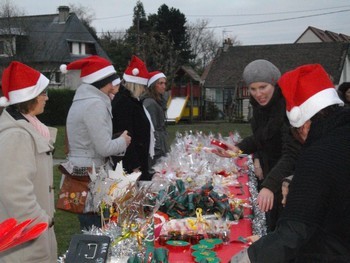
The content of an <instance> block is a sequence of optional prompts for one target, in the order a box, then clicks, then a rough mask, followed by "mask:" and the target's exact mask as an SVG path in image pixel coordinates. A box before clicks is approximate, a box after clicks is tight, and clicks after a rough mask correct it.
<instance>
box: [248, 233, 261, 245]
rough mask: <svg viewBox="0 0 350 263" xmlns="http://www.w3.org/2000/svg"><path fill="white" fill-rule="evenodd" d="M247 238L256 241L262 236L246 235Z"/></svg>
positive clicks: (252, 241)
mask: <svg viewBox="0 0 350 263" xmlns="http://www.w3.org/2000/svg"><path fill="white" fill-rule="evenodd" d="M246 239H247V240H248V241H249V242H251V243H254V242H255V241H258V240H259V239H260V236H259V235H253V236H249V237H246Z"/></svg>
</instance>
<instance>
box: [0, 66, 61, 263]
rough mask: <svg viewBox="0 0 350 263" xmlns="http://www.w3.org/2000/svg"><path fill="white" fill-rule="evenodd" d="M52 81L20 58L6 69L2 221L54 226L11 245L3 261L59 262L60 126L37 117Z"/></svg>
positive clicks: (0, 136)
mask: <svg viewBox="0 0 350 263" xmlns="http://www.w3.org/2000/svg"><path fill="white" fill-rule="evenodd" d="M48 84H49V80H48V79H47V78H46V77H45V76H44V75H42V74H41V73H40V72H38V71H36V70H34V69H32V68H30V67H28V66H26V65H24V64H22V63H20V62H17V61H13V62H11V64H10V65H9V66H8V67H7V68H6V69H5V70H4V72H3V75H2V93H3V97H1V98H0V106H2V107H6V108H5V109H4V110H3V112H2V114H1V116H0V167H1V173H0V180H1V184H0V200H1V201H0V222H2V221H4V220H5V219H7V218H15V219H16V220H17V221H19V222H22V221H25V220H27V219H33V220H35V221H34V222H47V223H48V225H49V226H50V227H49V228H48V229H47V230H46V231H45V232H44V233H43V234H42V235H41V236H39V237H38V238H37V239H35V240H34V241H32V242H29V243H25V244H22V245H19V246H17V247H14V248H12V249H9V250H8V251H6V252H3V253H2V254H1V255H0V261H1V262H11V263H16V262H18V263H20V262H43V263H44V262H56V261H57V244H56V237H55V232H54V229H53V223H54V221H53V216H54V191H53V189H54V187H53V171H52V151H53V149H54V147H53V142H54V141H55V135H54V134H55V130H54V129H53V128H52V129H49V128H48V127H47V126H45V125H44V124H43V123H41V122H40V121H39V120H38V119H37V117H36V116H37V115H39V114H41V113H43V112H44V108H45V104H46V102H47V101H48V96H47V86H48Z"/></svg>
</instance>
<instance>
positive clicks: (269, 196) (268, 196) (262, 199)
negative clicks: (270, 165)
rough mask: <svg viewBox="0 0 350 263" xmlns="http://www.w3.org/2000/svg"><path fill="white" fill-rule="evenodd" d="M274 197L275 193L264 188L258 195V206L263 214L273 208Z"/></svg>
mask: <svg viewBox="0 0 350 263" xmlns="http://www.w3.org/2000/svg"><path fill="white" fill-rule="evenodd" d="M273 200H274V195H273V192H272V191H271V190H269V189H267V188H265V187H264V188H263V189H261V190H260V192H259V194H258V199H257V202H258V205H259V208H260V210H261V211H262V212H267V211H269V210H271V209H272V207H273Z"/></svg>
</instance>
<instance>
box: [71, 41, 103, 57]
mask: <svg viewBox="0 0 350 263" xmlns="http://www.w3.org/2000/svg"><path fill="white" fill-rule="evenodd" d="M68 45H69V51H70V53H72V54H74V55H87V54H90V55H96V48H95V44H94V43H84V42H74V41H69V42H68Z"/></svg>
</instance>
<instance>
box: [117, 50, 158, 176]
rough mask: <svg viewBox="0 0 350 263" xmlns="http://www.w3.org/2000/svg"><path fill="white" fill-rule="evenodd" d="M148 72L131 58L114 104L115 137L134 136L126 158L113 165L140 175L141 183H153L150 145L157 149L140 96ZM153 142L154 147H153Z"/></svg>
mask: <svg viewBox="0 0 350 263" xmlns="http://www.w3.org/2000/svg"><path fill="white" fill-rule="evenodd" d="M147 81H148V71H147V68H146V65H145V64H144V62H143V61H142V60H141V59H140V58H138V57H137V56H132V58H131V61H130V63H129V66H128V67H127V68H126V70H125V72H124V75H123V82H122V83H121V86H120V89H119V92H118V93H117V94H116V95H115V97H114V99H113V100H112V114H113V133H114V134H118V133H120V132H122V131H124V130H128V132H129V133H130V134H131V136H132V142H131V143H130V145H129V147H128V149H127V150H126V152H125V154H124V156H122V157H119V158H117V157H114V158H113V159H114V162H115V163H114V165H116V164H117V162H118V161H120V160H122V163H123V168H124V170H125V171H127V172H128V173H132V172H141V176H140V178H139V180H141V181H150V180H151V179H152V176H151V175H150V174H149V166H148V159H149V156H150V157H153V155H152V152H151V151H150V145H151V144H152V145H154V142H153V141H154V139H152V138H153V136H154V135H153V130H152V129H153V125H152V122H151V119H150V117H149V114H148V112H147V111H146V110H145V109H144V107H143V105H142V101H141V100H140V96H141V95H142V94H143V93H144V92H145V88H146V85H147ZM151 142H153V143H151Z"/></svg>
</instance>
